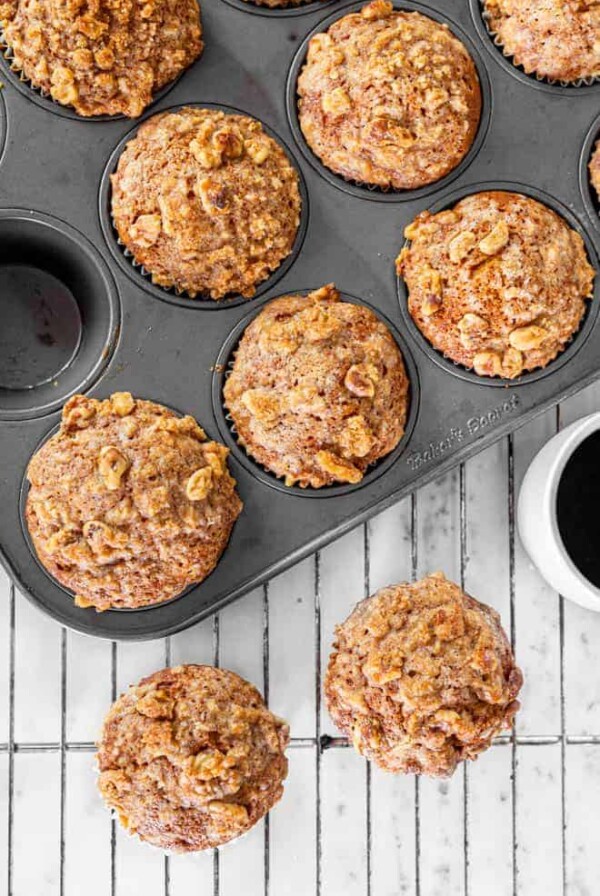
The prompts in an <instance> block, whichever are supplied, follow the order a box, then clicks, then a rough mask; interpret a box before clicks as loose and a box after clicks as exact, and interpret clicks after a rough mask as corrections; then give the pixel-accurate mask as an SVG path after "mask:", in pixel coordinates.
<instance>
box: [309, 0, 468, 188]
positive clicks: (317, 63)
mask: <svg viewBox="0 0 600 896" xmlns="http://www.w3.org/2000/svg"><path fill="white" fill-rule="evenodd" d="M298 96H299V102H298V109H299V118H300V126H301V128H302V132H303V134H304V136H305V138H306V141H307V143H308V145H309V146H310V147H311V149H312V150H313V152H315V153H316V155H317V156H318V157H319V158H320V159H321V161H322V162H323V164H324V165H326V166H327V167H328V168H330V169H331V170H332V171H334V172H336V173H337V174H341V175H342V176H343V177H345V178H347V179H350V180H354V181H359V182H361V183H364V184H370V185H376V186H379V187H382V188H384V189H385V188H394V189H397V190H403V189H414V188H416V187H420V186H423V185H425V184H429V183H433V182H434V181H436V180H439V179H440V178H441V177H443V176H444V175H446V174H448V172H450V171H451V170H452V169H453V168H455V167H456V166H457V165H458V163H459V162H460V161H461V160H462V158H463V157H464V156H465V155H466V153H467V152H468V150H469V148H470V147H471V144H472V143H473V140H474V139H475V134H476V132H477V126H478V124H479V118H480V112H481V90H480V86H479V79H478V77H477V71H476V69H475V65H474V63H473V60H472V59H471V57H470V55H469V53H468V52H467V50H466V49H465V47H464V46H463V44H462V43H461V42H460V41H459V40H457V38H456V37H454V35H453V34H452V32H451V31H450V30H449V29H448V27H447V26H446V25H442V24H440V23H439V22H435V21H433V19H430V18H428V17H426V16H423V15H421V14H420V13H418V12H405V11H397V10H394V8H393V6H392V4H391V3H389V2H387V0H374V2H372V3H369V4H368V5H367V6H365V7H363V9H362V10H361V11H360V12H358V13H352V14H351V15H346V16H343V18H341V19H338V21H337V22H335V23H334V24H333V25H332V26H331V27H330V28H329V29H328V31H327V32H325V33H322V34H317V35H315V36H314V37H313V38H312V39H311V41H310V44H309V48H308V55H307V61H306V64H305V66H304V68H303V69H302V71H301V73H300V77H299V78H298Z"/></svg>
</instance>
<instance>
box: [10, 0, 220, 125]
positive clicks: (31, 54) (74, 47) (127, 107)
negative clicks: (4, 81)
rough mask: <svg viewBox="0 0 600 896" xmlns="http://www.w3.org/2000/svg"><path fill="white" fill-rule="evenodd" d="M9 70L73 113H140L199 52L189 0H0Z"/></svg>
mask: <svg viewBox="0 0 600 896" xmlns="http://www.w3.org/2000/svg"><path fill="white" fill-rule="evenodd" d="M0 28H1V29H2V31H3V35H4V42H5V43H6V45H7V46H8V47H9V49H10V50H11V52H12V61H13V65H14V67H16V68H18V69H19V70H20V71H22V72H23V74H24V75H25V77H26V78H27V79H28V80H29V81H30V82H31V84H32V85H33V86H34V87H38V88H40V89H41V90H42V91H43V92H44V93H47V94H49V95H50V96H51V97H52V99H54V100H56V102H58V103H61V104H62V105H65V106H72V107H73V109H75V111H76V112H77V113H78V114H79V115H117V114H122V115H128V116H130V117H132V118H134V117H137V116H138V115H141V114H142V112H143V111H144V109H145V107H146V106H147V105H148V104H149V103H150V102H152V98H153V96H154V94H155V93H156V91H157V90H160V88H161V87H164V86H165V85H166V84H168V83H169V82H170V81H173V80H174V79H175V78H177V77H178V76H179V75H180V74H181V72H182V71H184V69H186V68H187V67H188V66H189V65H191V63H192V62H194V60H195V59H197V58H198V56H200V54H201V52H202V48H203V46H204V44H203V43H202V27H201V24H200V9H199V7H198V2H197V0H119V2H114V0H90V2H83V0H51V2H49V0H41V2H40V0H0Z"/></svg>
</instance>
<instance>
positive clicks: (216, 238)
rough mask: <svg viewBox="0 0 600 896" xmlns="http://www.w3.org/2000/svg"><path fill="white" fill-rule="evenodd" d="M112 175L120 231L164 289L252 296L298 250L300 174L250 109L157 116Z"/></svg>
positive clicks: (190, 293)
mask: <svg viewBox="0 0 600 896" xmlns="http://www.w3.org/2000/svg"><path fill="white" fill-rule="evenodd" d="M111 182H112V215H113V220H114V223H115V226H116V228H117V231H118V234H119V237H120V239H121V241H122V242H123V243H124V244H125V246H126V247H127V248H128V249H129V250H130V251H131V252H132V254H133V256H134V258H135V261H136V262H137V263H138V264H140V265H143V266H144V268H145V269H146V270H147V271H148V272H149V273H150V274H151V275H152V281H153V282H154V283H156V284H158V285H159V286H164V287H175V289H176V290H177V291H178V292H185V293H186V294H187V295H188V296H190V297H191V298H194V297H195V296H198V295H201V296H206V297H210V298H213V299H221V298H224V297H225V296H227V295H230V294H233V293H239V294H241V295H242V296H245V297H248V298H249V297H251V296H253V295H254V293H255V292H256V285H257V284H258V283H260V282H261V281H263V280H265V279H266V278H267V277H268V276H269V275H270V274H271V273H272V272H273V271H275V270H276V269H277V268H278V267H279V265H280V264H281V262H282V261H283V260H284V258H286V257H287V256H288V255H289V254H290V252H291V251H292V248H293V245H294V241H295V239H296V234H297V231H298V227H299V224H300V210H301V198H300V190H299V179H298V174H297V171H296V169H295V168H294V166H293V165H292V164H291V162H290V160H289V159H288V157H287V155H286V153H285V152H284V150H283V149H282V148H281V146H280V145H279V143H277V141H276V140H273V138H272V137H269V135H268V134H266V133H265V131H264V130H263V127H262V125H261V124H260V122H259V121H256V120H255V119H253V118H250V117H249V116H246V115H229V114H225V113H224V112H221V111H217V110H214V109H202V108H191V107H188V108H184V109H179V110H178V111H177V112H165V113H162V114H159V115H155V116H153V117H152V118H151V119H149V120H148V121H146V122H145V123H144V124H143V125H142V126H141V127H140V128H139V130H138V132H137V134H136V136H135V137H134V138H133V139H132V140H131V141H130V142H129V143H128V144H127V146H126V147H125V149H124V151H123V154H122V155H121V158H120V159H119V163H118V166H117V170H116V173H115V174H113V175H112V177H111Z"/></svg>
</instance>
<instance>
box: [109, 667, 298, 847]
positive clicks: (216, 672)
mask: <svg viewBox="0 0 600 896" xmlns="http://www.w3.org/2000/svg"><path fill="white" fill-rule="evenodd" d="M288 741H289V728H288V726H287V725H286V723H285V722H284V721H283V720H282V719H279V718H277V716H274V715H273V714H272V713H271V712H269V710H268V709H267V707H266V706H265V703H264V701H263V698H262V697H261V695H260V694H259V693H258V691H257V690H256V688H255V687H253V685H251V684H249V683H248V682H247V681H244V679H243V678H240V677H239V675H236V674H235V673H234V672H228V671H226V670H225V669H215V668H213V667H212V666H196V665H187V666H177V667H175V668H174V669H163V670H161V671H160V672H155V673H154V675H150V676H149V677H148V678H144V679H143V680H142V681H141V682H140V683H139V685H137V687H131V688H129V690H128V691H127V692H126V693H125V694H123V695H122V696H121V697H119V699H118V700H117V701H116V703H114V704H113V706H112V708H111V710H110V712H109V713H108V716H107V717H106V719H105V721H104V726H103V729H102V734H101V737H100V741H99V743H98V754H97V760H98V767H99V771H100V775H99V778H98V787H99V790H100V793H101V794H102V796H103V798H104V800H105V802H106V803H107V805H108V806H109V807H110V808H111V809H113V810H114V811H115V812H116V813H117V817H118V819H119V821H120V822H121V824H122V825H123V827H124V828H125V829H126V830H127V831H128V832H129V833H131V834H137V835H138V836H139V837H140V839H141V840H145V841H147V842H148V843H151V844H152V845H153V846H158V847H160V848H161V849H164V850H169V851H172V852H194V851H198V850H202V849H208V848H210V847H215V846H220V845H221V844H223V843H227V841H228V840H233V839H234V838H235V837H239V836H240V834H243V833H245V832H246V831H248V830H249V829H250V828H251V827H252V826H253V825H255V824H256V823H257V821H259V820H260V819H261V818H262V817H263V816H264V815H266V813H267V812H268V811H269V810H270V809H271V808H272V807H273V806H274V805H275V803H276V802H278V800H279V799H280V798H281V796H282V793H283V781H284V780H285V777H286V775H287V767H288V764H287V759H286V757H285V754H284V750H285V748H286V747H287V745H288Z"/></svg>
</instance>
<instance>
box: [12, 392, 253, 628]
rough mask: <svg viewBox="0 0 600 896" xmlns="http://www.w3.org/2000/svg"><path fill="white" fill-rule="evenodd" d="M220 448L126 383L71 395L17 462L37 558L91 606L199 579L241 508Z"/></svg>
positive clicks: (123, 604) (165, 594)
mask: <svg viewBox="0 0 600 896" xmlns="http://www.w3.org/2000/svg"><path fill="white" fill-rule="evenodd" d="M228 453H229V452H228V449H227V448H225V447H224V446H223V445H220V444H219V443H217V442H211V441H208V440H207V437H206V435H205V433H204V432H203V430H202V429H201V428H200V426H199V425H198V424H197V423H196V421H195V420H194V418H193V417H189V416H188V417H177V416H176V415H175V414H174V413H173V412H172V411H170V410H168V409H167V408H165V407H162V406H161V405H159V404H154V403H153V402H151V401H143V400H141V399H139V398H138V399H134V398H133V397H132V396H131V395H130V393H129V392H116V393H115V394H114V395H111V397H110V398H108V399H105V400H103V401H98V400H96V399H94V398H85V397H84V396H83V395H76V396H75V397H73V398H71V399H70V400H69V401H68V402H67V404H66V405H65V408H64V410H63V414H62V421H61V425H60V429H59V431H58V433H57V434H56V435H54V436H52V437H51V438H50V439H48V441H47V442H45V443H44V444H43V445H42V447H41V448H39V449H38V451H36V453H35V454H34V455H33V457H32V459H31V461H30V463H29V467H28V469H27V478H28V480H29V483H30V488H29V494H28V498H27V507H26V518H27V526H28V528H29V533H30V535H31V538H32V541H33V545H34V547H35V550H36V552H37V555H38V557H39V559H40V562H41V563H42V565H43V566H44V567H45V568H46V569H47V570H48V572H49V573H50V574H51V575H52V576H54V578H55V579H57V580H58V581H59V582H60V583H61V584H62V585H64V586H65V587H67V588H69V589H71V590H72V591H74V592H75V595H76V597H75V603H76V604H77V605H78V606H80V607H95V608H96V610H108V609H110V608H126V609H135V608H138V607H143V606H148V605H151V604H157V603H160V602H161V601H165V600H169V599H170V598H172V597H175V596H176V595H178V594H180V593H181V592H182V591H183V590H184V589H185V588H186V587H188V586H189V585H191V584H193V583H198V582H201V581H202V580H203V579H204V578H206V576H207V575H208V574H209V573H210V572H212V570H213V569H214V567H215V566H216V564H217V562H218V560H219V557H220V556H221V553H222V552H223V550H224V548H225V546H226V544H227V541H228V539H229V535H230V532H231V529H232V527H233V524H234V522H235V520H236V519H237V517H238V516H239V514H240V512H241V509H242V503H241V501H240V499H239V498H238V496H237V493H236V491H235V480H234V479H232V477H231V476H230V474H229V471H228V469H227V463H226V458H227V455H228Z"/></svg>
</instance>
